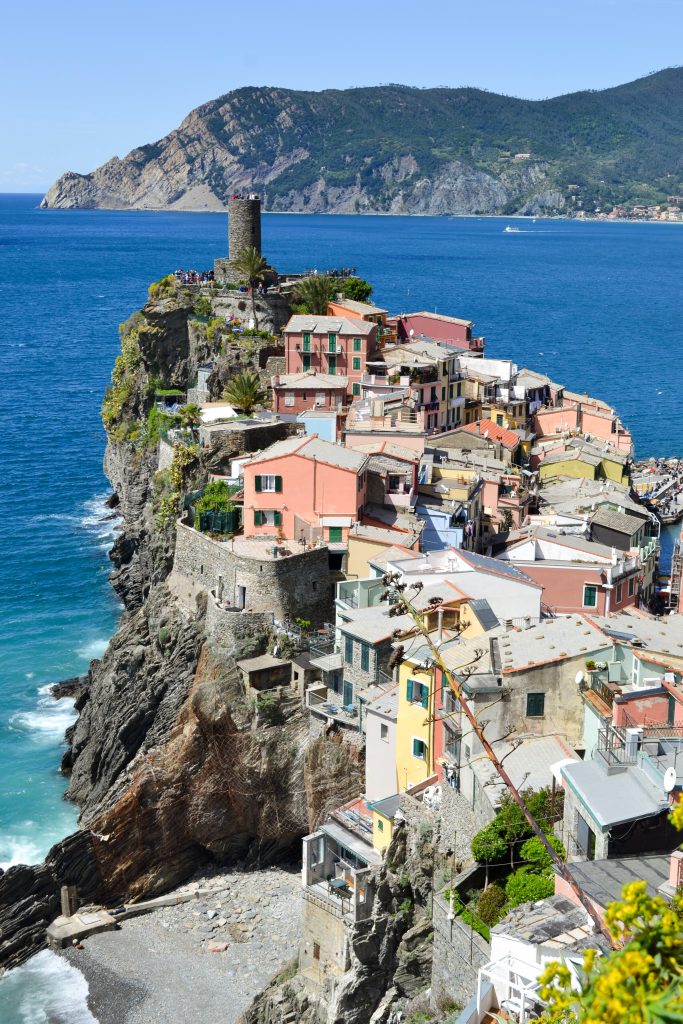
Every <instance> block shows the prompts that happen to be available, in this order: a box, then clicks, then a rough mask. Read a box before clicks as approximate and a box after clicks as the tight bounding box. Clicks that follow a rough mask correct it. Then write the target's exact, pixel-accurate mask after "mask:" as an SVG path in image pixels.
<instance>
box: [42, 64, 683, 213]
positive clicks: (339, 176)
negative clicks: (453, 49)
mask: <svg viewBox="0 0 683 1024" xmlns="http://www.w3.org/2000/svg"><path fill="white" fill-rule="evenodd" d="M520 154H530V156H529V157H525V156H520ZM570 185H573V186H579V188H578V189H577V188H573V189H569V186H570ZM247 188H256V189H258V190H259V191H260V192H261V194H262V196H263V197H264V200H265V207H266V208H267V209H271V210H283V211H284V210H291V211H307V212H339V213H353V212H360V213H363V212H382V213H432V214H434V213H436V214H439V213H443V214H447V213H456V214H460V213H478V212H480V213H499V212H528V213H532V212H533V213H542V212H553V211H555V210H562V209H566V207H567V205H568V204H571V203H572V202H573V203H576V199H574V198H573V197H574V196H577V195H578V199H579V201H580V202H581V203H582V204H583V206H584V208H586V209H589V210H592V209H593V208H594V206H595V205H596V204H599V205H601V206H602V207H603V208H604V207H605V206H609V205H612V204H614V203H629V202H632V203H646V202H660V201H664V200H665V199H666V197H667V195H671V194H680V193H681V192H682V191H683V68H670V69H668V70H665V71H660V72H658V73H656V74H653V75H650V76H648V77H646V78H641V79H639V80H637V81H635V82H631V83H629V84H627V85H621V86H618V87H616V88H613V89H606V90H603V91H600V92H579V93H573V94H570V95H566V96H558V97H555V98H553V99H547V100H540V101H530V100H522V99H516V98H514V97H510V96H500V95H496V94H494V93H489V92H484V91H482V90H479V89H415V88H410V87H407V86H400V85H386V86H377V87H371V88H359V89H346V90H333V89H330V90H325V91H323V92H301V91H295V90H290V89H279V88H270V87H261V88H255V87H248V88H243V89H237V90H235V91H233V92H230V93H227V94H226V95H224V96H221V97H219V98H218V99H216V100H213V101H211V102H210V103H206V104H204V105H203V106H201V107H198V108H197V109H196V110H194V111H192V113H190V114H189V115H188V117H186V118H185V120H184V121H183V122H182V124H181V125H180V127H179V128H178V129H176V130H175V131H173V132H171V133H170V134H169V135H167V136H165V137H164V138H163V139H160V140H159V141H157V142H155V143H152V144H150V145H146V146H142V147H140V148H139V149H135V150H133V151H132V152H131V153H129V154H128V156H127V157H125V158H124V159H123V160H119V159H118V158H114V159H113V160H110V161H109V162H108V163H106V164H104V165H103V166H102V167H100V168H98V169H97V170H96V171H93V172H92V173H91V174H87V175H81V174H73V173H69V174H66V175H63V176H62V178H60V179H59V181H58V182H56V183H55V185H53V186H52V188H51V189H50V191H49V192H48V194H47V196H46V198H45V200H44V205H46V206H61V207H70V206H83V207H116V208H127V207H132V208H146V209H164V208H166V209H168V208H173V209H220V208H222V207H223V206H224V205H225V204H226V202H227V199H228V197H229V195H230V194H231V193H232V192H233V191H235V190H240V189H247Z"/></svg>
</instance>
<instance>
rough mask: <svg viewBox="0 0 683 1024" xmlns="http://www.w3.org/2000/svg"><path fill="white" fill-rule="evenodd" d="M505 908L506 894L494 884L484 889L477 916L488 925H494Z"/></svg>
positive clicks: (478, 904)
mask: <svg viewBox="0 0 683 1024" xmlns="http://www.w3.org/2000/svg"><path fill="white" fill-rule="evenodd" d="M504 906H505V892H504V891H503V889H501V887H500V886H499V885H496V883H495V882H492V883H491V885H489V886H488V888H486V889H484V891H483V892H482V894H481V896H480V897H479V900H478V902H477V914H478V916H479V917H480V918H481V920H482V921H483V922H484V924H487V925H489V926H490V925H493V924H495V923H496V921H497V920H498V918H499V917H500V912H501V910H502V909H503V907H504Z"/></svg>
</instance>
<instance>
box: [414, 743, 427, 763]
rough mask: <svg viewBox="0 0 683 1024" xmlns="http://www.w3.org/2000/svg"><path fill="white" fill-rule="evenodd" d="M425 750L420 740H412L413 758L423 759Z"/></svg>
mask: <svg viewBox="0 0 683 1024" xmlns="http://www.w3.org/2000/svg"><path fill="white" fill-rule="evenodd" d="M425 749H426V748H425V745H424V743H423V742H422V740H413V757H420V758H423V759H424V756H425Z"/></svg>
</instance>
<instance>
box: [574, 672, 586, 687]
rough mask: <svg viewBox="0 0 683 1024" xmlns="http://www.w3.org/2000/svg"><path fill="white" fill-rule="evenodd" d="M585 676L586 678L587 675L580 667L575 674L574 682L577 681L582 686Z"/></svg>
mask: <svg viewBox="0 0 683 1024" xmlns="http://www.w3.org/2000/svg"><path fill="white" fill-rule="evenodd" d="M584 678H585V676H584V674H583V672H582V671H581V669H579V671H578V672H577V673H576V675H575V676H574V682H575V683H576V685H577V686H580V685H581V683H582V682H583V680H584Z"/></svg>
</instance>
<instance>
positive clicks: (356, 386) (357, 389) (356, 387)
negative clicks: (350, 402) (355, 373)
mask: <svg viewBox="0 0 683 1024" xmlns="http://www.w3.org/2000/svg"><path fill="white" fill-rule="evenodd" d="M353 393H354V395H359V394H360V384H354V385H353Z"/></svg>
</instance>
